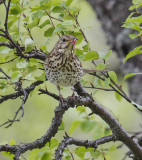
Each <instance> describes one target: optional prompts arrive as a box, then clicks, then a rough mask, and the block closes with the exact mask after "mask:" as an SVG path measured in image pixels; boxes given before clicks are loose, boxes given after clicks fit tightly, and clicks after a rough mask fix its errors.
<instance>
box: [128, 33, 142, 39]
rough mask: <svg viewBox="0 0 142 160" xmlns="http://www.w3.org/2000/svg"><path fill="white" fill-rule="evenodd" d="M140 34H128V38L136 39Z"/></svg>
mask: <svg viewBox="0 0 142 160" xmlns="http://www.w3.org/2000/svg"><path fill="white" fill-rule="evenodd" d="M140 35H141V34H129V37H130V38H131V39H135V38H137V37H138V36H140Z"/></svg>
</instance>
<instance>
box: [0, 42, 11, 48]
mask: <svg viewBox="0 0 142 160" xmlns="http://www.w3.org/2000/svg"><path fill="white" fill-rule="evenodd" d="M1 46H6V47H8V48H12V49H13V46H11V44H10V43H7V42H0V47H1Z"/></svg>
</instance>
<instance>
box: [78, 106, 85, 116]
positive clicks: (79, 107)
mask: <svg viewBox="0 0 142 160" xmlns="http://www.w3.org/2000/svg"><path fill="white" fill-rule="evenodd" d="M76 110H77V111H79V113H80V114H81V113H84V112H86V108H85V107H84V106H78V107H77V108H76Z"/></svg>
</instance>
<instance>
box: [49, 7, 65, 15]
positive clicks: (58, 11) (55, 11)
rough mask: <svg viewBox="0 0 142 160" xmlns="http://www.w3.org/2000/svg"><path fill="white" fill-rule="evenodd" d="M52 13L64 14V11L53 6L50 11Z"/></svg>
mask: <svg viewBox="0 0 142 160" xmlns="http://www.w3.org/2000/svg"><path fill="white" fill-rule="evenodd" d="M52 12H53V13H64V9H63V7H60V6H55V7H54V8H53V9H52Z"/></svg>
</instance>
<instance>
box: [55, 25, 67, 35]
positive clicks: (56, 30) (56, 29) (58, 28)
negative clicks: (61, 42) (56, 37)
mask: <svg viewBox="0 0 142 160" xmlns="http://www.w3.org/2000/svg"><path fill="white" fill-rule="evenodd" d="M65 30H66V29H65V28H64V27H63V26H62V25H60V26H58V27H56V28H55V30H54V32H53V34H55V33H58V32H61V31H65Z"/></svg>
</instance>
